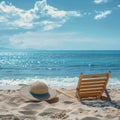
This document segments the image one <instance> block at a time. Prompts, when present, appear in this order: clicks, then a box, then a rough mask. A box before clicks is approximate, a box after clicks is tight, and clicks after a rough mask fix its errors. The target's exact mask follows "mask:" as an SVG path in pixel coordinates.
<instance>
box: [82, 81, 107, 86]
mask: <svg viewBox="0 0 120 120" xmlns="http://www.w3.org/2000/svg"><path fill="white" fill-rule="evenodd" d="M105 83H106V81H102V82H98V81H96V82H85V83H81V85H98V84H105Z"/></svg>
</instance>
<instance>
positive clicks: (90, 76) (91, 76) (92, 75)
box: [82, 74, 106, 78]
mask: <svg viewBox="0 0 120 120" xmlns="http://www.w3.org/2000/svg"><path fill="white" fill-rule="evenodd" d="M96 77H106V74H91V75H83V76H82V78H96Z"/></svg>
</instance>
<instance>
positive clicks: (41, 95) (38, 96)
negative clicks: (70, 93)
mask: <svg viewBox="0 0 120 120" xmlns="http://www.w3.org/2000/svg"><path fill="white" fill-rule="evenodd" d="M30 94H32V96H34V97H36V98H44V97H46V96H49V93H48V92H47V93H43V94H37V93H33V92H32V91H30Z"/></svg>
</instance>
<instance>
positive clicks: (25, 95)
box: [20, 85, 57, 101]
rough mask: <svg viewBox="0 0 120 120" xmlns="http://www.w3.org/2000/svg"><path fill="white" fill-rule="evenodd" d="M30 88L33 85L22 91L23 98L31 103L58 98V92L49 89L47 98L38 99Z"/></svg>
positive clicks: (23, 88)
mask: <svg viewBox="0 0 120 120" xmlns="http://www.w3.org/2000/svg"><path fill="white" fill-rule="evenodd" d="M30 88H31V85H28V86H25V87H22V88H21V89H20V94H21V96H22V97H23V98H25V99H26V100H29V101H43V100H46V101H49V100H51V99H53V98H55V97H56V96H57V92H56V90H53V89H51V88H48V92H49V94H48V95H47V96H44V97H39V98H36V97H34V96H33V95H32V94H31V93H30Z"/></svg>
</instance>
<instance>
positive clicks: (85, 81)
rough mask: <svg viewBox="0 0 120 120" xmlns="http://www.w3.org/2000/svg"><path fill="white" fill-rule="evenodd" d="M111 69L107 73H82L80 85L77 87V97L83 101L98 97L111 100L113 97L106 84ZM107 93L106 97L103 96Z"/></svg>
mask: <svg viewBox="0 0 120 120" xmlns="http://www.w3.org/2000/svg"><path fill="white" fill-rule="evenodd" d="M110 73H111V72H110V71H109V72H108V73H105V74H90V75H83V74H82V73H81V74H80V77H79V81H78V85H77V88H76V93H77V98H78V99H79V100H80V101H81V100H82V99H84V98H85V99H86V98H87V99H89V98H92V99H93V98H96V99H103V98H106V100H109V101H111V98H110V96H109V94H108V92H107V89H106V85H107V83H108V80H109V78H110ZM103 94H106V97H104V96H103Z"/></svg>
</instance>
